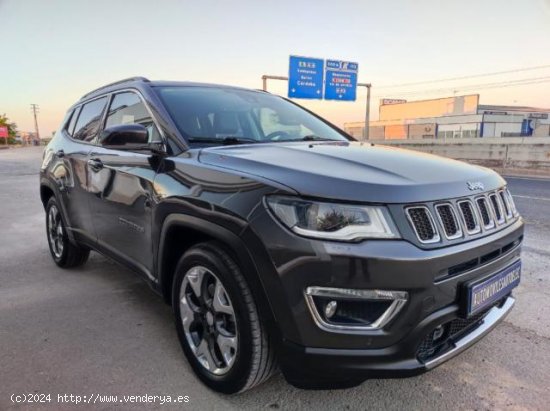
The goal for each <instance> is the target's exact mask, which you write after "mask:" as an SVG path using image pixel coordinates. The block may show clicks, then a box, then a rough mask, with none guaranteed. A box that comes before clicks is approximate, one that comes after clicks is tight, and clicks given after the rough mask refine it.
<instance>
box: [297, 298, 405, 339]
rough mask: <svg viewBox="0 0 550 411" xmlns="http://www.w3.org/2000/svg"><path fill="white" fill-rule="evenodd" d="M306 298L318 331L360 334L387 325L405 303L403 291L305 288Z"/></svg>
mask: <svg viewBox="0 0 550 411" xmlns="http://www.w3.org/2000/svg"><path fill="white" fill-rule="evenodd" d="M304 294H305V298H306V303H307V305H308V308H309V310H310V312H311V315H312V316H313V320H314V321H315V323H316V324H317V326H319V327H320V328H321V329H323V330H325V331H330V332H339V333H362V332H370V331H372V330H378V329H381V328H383V327H384V326H385V325H386V324H388V323H389V322H390V321H391V320H392V319H393V318H394V317H395V316H396V314H397V313H398V312H399V311H400V310H401V308H403V306H404V305H405V304H406V302H407V300H408V293H407V292H406V291H393V290H392V291H390V290H361V289H346V288H331V287H307V288H306V290H305V293H304Z"/></svg>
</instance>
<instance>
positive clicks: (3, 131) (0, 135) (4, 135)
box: [0, 126, 10, 146]
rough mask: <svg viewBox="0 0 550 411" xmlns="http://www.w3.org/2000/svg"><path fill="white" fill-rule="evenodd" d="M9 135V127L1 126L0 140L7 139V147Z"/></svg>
mask: <svg viewBox="0 0 550 411" xmlns="http://www.w3.org/2000/svg"><path fill="white" fill-rule="evenodd" d="M9 135H10V133H9V131H8V126H0V138H5V139H6V146H7V145H8V138H9Z"/></svg>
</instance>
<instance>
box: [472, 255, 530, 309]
mask: <svg viewBox="0 0 550 411" xmlns="http://www.w3.org/2000/svg"><path fill="white" fill-rule="evenodd" d="M520 272H521V261H516V262H515V263H514V264H512V265H510V266H508V267H506V268H505V269H504V270H502V271H500V272H498V273H497V274H495V275H493V276H491V277H489V278H488V279H486V280H483V281H481V282H477V283H474V284H471V285H469V286H468V287H467V290H468V292H467V295H468V306H467V307H468V311H467V315H471V314H475V313H476V312H478V311H480V310H482V309H483V308H486V307H488V306H490V305H492V304H494V303H495V302H496V301H498V300H500V299H501V298H502V297H504V296H505V295H506V294H508V293H509V292H510V291H512V289H513V288H514V287H517V285H518V284H519V280H520Z"/></svg>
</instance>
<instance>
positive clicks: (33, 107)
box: [31, 104, 40, 141]
mask: <svg viewBox="0 0 550 411" xmlns="http://www.w3.org/2000/svg"><path fill="white" fill-rule="evenodd" d="M31 110H32V113H33V115H34V131H35V133H36V138H37V139H38V141H40V132H39V131H38V119H37V118H36V114H37V113H38V112H39V111H40V107H38V104H31Z"/></svg>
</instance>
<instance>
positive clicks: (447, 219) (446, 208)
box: [435, 204, 462, 239]
mask: <svg viewBox="0 0 550 411" xmlns="http://www.w3.org/2000/svg"><path fill="white" fill-rule="evenodd" d="M435 209H436V211H437V217H438V218H439V222H440V223H441V225H442V226H443V232H444V233H445V236H446V237H447V238H448V239H454V238H458V237H461V236H462V230H461V229H460V225H459V223H458V220H457V218H456V215H455V212H454V210H453V207H452V206H451V205H450V204H438V205H436V206H435Z"/></svg>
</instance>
